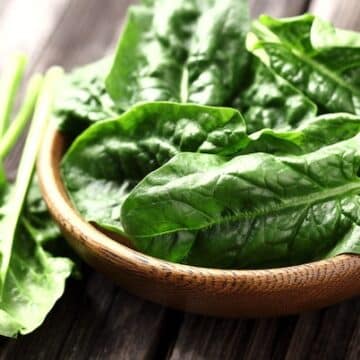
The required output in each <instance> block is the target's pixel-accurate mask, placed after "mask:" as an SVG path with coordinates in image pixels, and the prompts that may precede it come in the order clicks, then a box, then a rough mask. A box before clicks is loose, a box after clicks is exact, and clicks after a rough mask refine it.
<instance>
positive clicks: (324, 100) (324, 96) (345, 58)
mask: <svg viewBox="0 0 360 360" xmlns="http://www.w3.org/2000/svg"><path fill="white" fill-rule="evenodd" d="M253 31H254V32H255V34H256V35H257V36H258V38H259V39H258V42H257V43H256V44H255V45H254V44H253V46H252V49H251V50H252V51H253V52H254V53H255V54H257V55H258V56H259V57H260V59H261V60H263V61H264V62H265V63H266V64H267V65H269V66H271V67H272V69H273V70H274V71H275V72H276V73H277V74H278V75H280V76H281V77H283V78H284V79H286V80H288V81H289V82H290V83H291V84H293V85H294V86H295V87H296V88H298V89H299V90H301V91H302V92H303V93H304V94H305V95H307V96H308V97H309V98H310V99H311V100H312V101H314V102H315V103H316V104H317V105H318V106H319V109H320V111H322V112H349V113H353V114H359V113H360V88H359V87H358V85H357V83H356V82H355V81H352V80H350V81H349V77H348V76H346V75H345V72H349V71H356V69H358V68H359V67H360V47H359V46H358V45H359V44H360V36H359V34H356V33H353V32H348V31H345V30H338V29H335V28H334V27H332V26H331V25H330V24H329V23H328V22H325V21H323V20H320V19H318V18H315V17H313V16H309V15H305V16H302V17H298V18H290V19H284V20H277V19H271V18H269V17H261V18H260V19H259V22H255V24H254V27H253ZM300 33H302V35H301V36H300V35H299V34H300ZM294 38H296V39H297V41H295V40H294Z"/></svg>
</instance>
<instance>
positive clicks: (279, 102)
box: [233, 57, 317, 133]
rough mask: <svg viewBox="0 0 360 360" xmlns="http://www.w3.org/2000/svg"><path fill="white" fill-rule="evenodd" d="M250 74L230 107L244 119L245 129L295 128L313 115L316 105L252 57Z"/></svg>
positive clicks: (252, 130) (315, 111)
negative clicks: (241, 114) (240, 113)
mask: <svg viewBox="0 0 360 360" xmlns="http://www.w3.org/2000/svg"><path fill="white" fill-rule="evenodd" d="M251 59H252V66H251V70H250V73H251V77H250V79H249V84H248V85H247V86H245V87H244V88H243V89H242V90H241V91H240V93H239V94H238V96H237V97H236V99H235V100H234V103H233V106H234V107H235V108H237V109H239V110H240V111H241V112H242V113H243V115H244V117H245V119H246V125H247V129H248V132H250V133H252V132H254V131H257V130H260V129H263V128H270V129H284V130H285V129H290V128H296V127H297V126H299V125H300V124H301V123H302V122H304V121H306V120H308V119H311V118H313V117H314V116H315V115H316V113H317V108H316V106H315V104H314V103H312V102H311V101H310V100H309V99H308V98H307V97H306V96H304V95H303V93H302V92H300V91H299V90H297V89H296V88H294V87H293V86H292V85H291V84H290V83H288V82H287V81H286V80H284V79H283V78H281V77H280V76H278V75H277V74H276V73H275V72H274V71H272V70H271V69H270V68H268V67H267V66H265V65H264V64H262V63H261V62H260V61H259V60H257V59H256V58H255V57H252V58H251Z"/></svg>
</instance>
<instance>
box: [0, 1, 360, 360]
mask: <svg viewBox="0 0 360 360" xmlns="http://www.w3.org/2000/svg"><path fill="white" fill-rule="evenodd" d="M169 1H171V0H169ZM219 1H221V0H219ZM132 2H133V1H131V0H0V68H1V67H2V65H3V64H4V61H5V60H6V58H8V56H9V55H10V54H11V53H13V52H14V51H25V52H26V53H28V54H29V55H30V64H29V72H34V71H35V70H44V69H46V68H47V67H48V66H50V65H53V64H58V65H61V66H63V67H65V68H66V69H71V68H73V67H74V66H76V65H80V64H84V63H87V62H91V61H93V60H96V59H98V58H100V57H102V56H103V55H105V54H106V53H107V52H109V51H111V49H113V47H114V46H115V44H116V41H117V39H118V35H119V31H120V28H121V23H122V20H123V17H124V15H125V11H126V8H127V6H128V5H129V4H130V3H132ZM251 11H252V15H253V16H254V17H255V16H257V15H259V14H260V13H263V12H266V13H269V14H271V15H274V16H292V15H297V14H300V13H303V12H305V11H311V12H313V13H315V14H317V15H320V16H322V17H323V18H326V19H329V20H332V21H333V22H334V23H335V24H336V25H337V26H340V27H345V28H349V29H355V30H360V1H359V0H312V1H304V0H255V1H251ZM20 149H21V146H20V145H19V146H18V149H17V150H16V151H14V153H13V154H12V157H11V158H10V160H9V162H8V168H9V169H10V170H11V173H12V174H13V175H14V174H15V172H16V164H17V160H18V157H19V151H20ZM0 339H1V338H0ZM0 359H25V360H27V359H36V360H39V359H46V360H52V359H76V360H81V359H156V360H158V359H159V360H161V359H172V360H174V359H254V360H255V359H256V360H259V359H260V360H261V359H288V360H294V359H354V360H358V359H360V300H359V299H354V300H350V301H347V302H344V303H342V304H340V305H337V306H333V307H330V308H327V309H323V310H320V311H317V312H311V313H306V314H302V315H300V316H289V317H284V318H278V319H262V320H245V319H239V320H221V319H214V318H206V317H202V316H195V315H189V314H184V313H180V312H176V311H173V310H170V309H166V308H164V307H162V306H159V305H155V304H152V303H149V302H146V301H143V300H141V299H139V298H136V297H134V296H132V295H129V294H128V293H126V292H125V291H123V290H122V289H120V288H119V287H117V286H115V285H114V284H113V283H112V282H111V281H110V280H107V279H106V278H104V277H103V276H102V275H100V274H97V273H95V272H93V271H92V270H90V269H88V268H85V275H84V279H83V280H82V281H75V280H71V281H69V282H68V286H67V290H66V293H65V295H64V296H63V298H62V299H61V300H60V301H59V302H58V304H57V305H56V306H55V308H54V310H53V311H52V312H51V314H50V315H49V316H48V318H47V320H46V322H45V324H44V325H43V326H42V327H41V328H40V329H38V330H37V331H35V332H34V333H33V334H31V335H28V336H26V337H21V338H19V339H17V340H7V339H5V338H2V339H1V340H0Z"/></svg>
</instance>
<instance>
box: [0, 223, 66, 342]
mask: <svg viewBox="0 0 360 360" xmlns="http://www.w3.org/2000/svg"><path fill="white" fill-rule="evenodd" d="M42 220H43V218H42V219H38V220H37V221H39V222H40V221H42ZM25 221H29V219H26V218H23V219H22V222H21V223H20V224H19V226H18V227H17V230H16V234H15V239H14V243H13V249H12V253H11V257H10V262H9V267H8V271H7V276H6V279H5V282H4V285H3V286H4V287H3V292H2V296H1V299H0V335H2V336H10V337H14V336H16V335H18V334H27V333H29V332H31V331H33V330H34V329H36V328H37V327H38V326H39V325H40V324H41V323H42V322H43V321H44V319H45V317H46V315H47V314H48V312H49V310H50V309H51V308H52V307H53V306H54V304H55V302H56V301H57V300H58V299H59V298H60V297H61V295H62V294H63V292H64V287H65V280H66V279H67V278H68V277H69V275H70V274H71V272H72V269H73V262H72V261H71V260H70V259H69V258H64V257H56V256H54V255H52V254H50V253H49V252H47V251H45V250H44V248H43V244H42V240H43V239H44V236H43V233H42V231H41V230H39V231H38V232H33V231H29V229H28V226H26V225H25ZM50 221H51V220H50V218H48V220H47V222H48V223H50ZM56 230H57V229H56ZM57 233H58V230H57ZM53 235H54V233H53V234H52V236H51V237H52V238H53ZM46 237H48V235H46ZM53 240H54V241H55V238H53ZM56 241H57V242H63V241H64V240H63V239H59V237H57V238H56Z"/></svg>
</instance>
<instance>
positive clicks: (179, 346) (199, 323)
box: [169, 314, 254, 360]
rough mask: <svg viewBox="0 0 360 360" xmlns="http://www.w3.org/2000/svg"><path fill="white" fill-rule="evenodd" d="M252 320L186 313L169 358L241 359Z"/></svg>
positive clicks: (184, 359) (175, 359)
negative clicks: (223, 318)
mask: <svg viewBox="0 0 360 360" xmlns="http://www.w3.org/2000/svg"><path fill="white" fill-rule="evenodd" d="M253 326H254V322H253V321H251V320H221V319H215V318H208V317H203V316H195V315H190V314H188V315H186V316H185V320H184V323H183V325H182V327H181V330H180V333H179V337H178V339H177V342H176V344H175V346H174V348H173V350H172V352H171V353H170V354H169V357H170V359H171V360H188V359H199V358H200V359H224V360H225V359H235V358H238V359H243V356H244V354H245V350H246V344H247V343H248V341H249V339H250V334H251V331H252V329H253Z"/></svg>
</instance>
